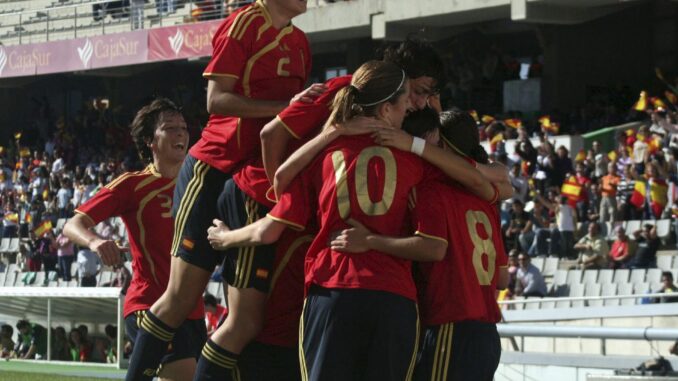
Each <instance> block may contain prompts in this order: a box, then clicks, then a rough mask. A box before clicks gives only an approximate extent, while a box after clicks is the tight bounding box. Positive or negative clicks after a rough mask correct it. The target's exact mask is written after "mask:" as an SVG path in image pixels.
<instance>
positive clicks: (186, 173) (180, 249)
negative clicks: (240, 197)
mask: <svg viewBox="0 0 678 381" xmlns="http://www.w3.org/2000/svg"><path fill="white" fill-rule="evenodd" d="M226 177H227V176H226V175H225V174H223V173H222V172H219V171H217V170H216V169H214V168H211V167H210V166H209V165H207V164H206V163H203V162H201V161H199V160H196V159H195V158H193V157H191V156H187V158H186V160H185V161H184V165H183V166H182V168H181V172H180V173H179V176H178V178H177V185H176V187H175V195H174V196H175V197H174V204H173V214H174V216H175V225H174V231H175V233H174V239H173V244H172V254H173V255H174V256H173V257H172V262H171V269H170V278H169V282H168V285H167V289H166V290H165V292H164V293H163V295H162V296H161V297H160V298H159V299H158V300H157V301H156V302H155V303H154V305H153V306H152V307H151V308H150V310H149V311H148V312H147V313H146V314H145V316H144V317H143V319H142V321H141V322H140V331H139V334H138V335H137V339H136V342H135V349H136V348H138V349H139V350H135V351H134V353H133V354H132V357H131V359H130V366H129V369H128V371H127V380H135V381H136V380H151V379H152V373H153V370H154V369H157V368H158V365H159V363H160V360H161V359H162V357H163V356H164V354H165V352H166V350H167V347H168V345H169V342H170V341H172V339H173V336H174V333H175V332H176V330H177V327H179V326H180V325H181V324H182V323H183V321H184V319H186V317H187V316H188V315H189V313H190V312H191V311H192V310H193V309H194V308H196V305H197V304H198V303H201V300H200V297H201V295H202V293H203V292H204V290H205V287H206V285H207V282H208V281H209V277H210V275H211V273H212V271H213V269H214V267H215V265H216V263H217V261H218V260H220V258H221V257H220V256H219V255H218V254H217V253H215V251H214V250H213V249H212V248H211V246H210V245H209V242H208V241H207V239H206V232H207V228H208V227H209V226H210V224H211V221H212V219H214V218H215V217H216V216H217V215H216V210H215V207H214V206H215V204H216V200H217V198H218V197H219V194H220V193H221V190H222V189H223V183H224V181H225V179H226Z"/></svg>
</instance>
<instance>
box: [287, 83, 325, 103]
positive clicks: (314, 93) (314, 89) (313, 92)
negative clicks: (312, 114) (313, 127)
mask: <svg viewBox="0 0 678 381" xmlns="http://www.w3.org/2000/svg"><path fill="white" fill-rule="evenodd" d="M325 91H327V86H325V84H324V83H314V84H312V85H311V86H309V87H308V88H307V89H305V90H303V91H302V92H300V93H299V94H297V95H295V96H294V97H292V99H290V104H292V103H294V102H304V103H313V101H315V100H316V98H318V97H319V96H320V95H322V93H324V92H325Z"/></svg>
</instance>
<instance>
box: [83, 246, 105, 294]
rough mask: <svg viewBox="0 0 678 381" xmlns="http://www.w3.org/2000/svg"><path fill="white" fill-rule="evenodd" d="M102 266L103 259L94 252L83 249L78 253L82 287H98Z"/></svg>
mask: <svg viewBox="0 0 678 381" xmlns="http://www.w3.org/2000/svg"><path fill="white" fill-rule="evenodd" d="M100 266H101V259H99V256H98V255H97V253H95V252H93V251H92V250H87V249H82V250H80V251H78V277H79V278H80V287H96V286H97V274H98V273H99V268H100Z"/></svg>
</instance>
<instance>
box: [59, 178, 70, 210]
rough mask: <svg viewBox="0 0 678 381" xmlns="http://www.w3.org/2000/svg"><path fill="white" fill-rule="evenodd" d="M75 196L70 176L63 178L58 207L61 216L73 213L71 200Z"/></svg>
mask: <svg viewBox="0 0 678 381" xmlns="http://www.w3.org/2000/svg"><path fill="white" fill-rule="evenodd" d="M72 198H73V190H72V189H71V181H70V180H69V179H68V178H64V179H62V180H61V188H59V190H58V191H57V196H56V199H57V209H58V216H59V218H69V217H71V216H72V215H73V212H72V209H71V207H72V204H71V200H72Z"/></svg>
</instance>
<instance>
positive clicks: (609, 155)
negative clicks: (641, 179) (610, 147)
mask: <svg viewBox="0 0 678 381" xmlns="http://www.w3.org/2000/svg"><path fill="white" fill-rule="evenodd" d="M607 158H608V159H609V160H610V161H617V151H610V152H608V153H607Z"/></svg>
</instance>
